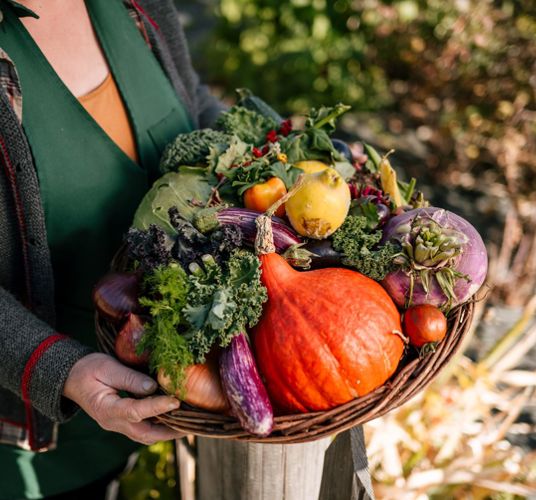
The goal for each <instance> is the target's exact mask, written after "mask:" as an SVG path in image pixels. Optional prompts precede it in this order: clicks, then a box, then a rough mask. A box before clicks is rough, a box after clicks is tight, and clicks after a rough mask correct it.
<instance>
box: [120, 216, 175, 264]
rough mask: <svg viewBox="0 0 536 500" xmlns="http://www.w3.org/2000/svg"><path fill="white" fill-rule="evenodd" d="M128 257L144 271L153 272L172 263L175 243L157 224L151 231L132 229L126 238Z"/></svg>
mask: <svg viewBox="0 0 536 500" xmlns="http://www.w3.org/2000/svg"><path fill="white" fill-rule="evenodd" d="M125 242H126V244H127V253H128V256H129V257H130V258H131V259H133V260H135V261H137V262H138V263H139V265H140V267H141V268H142V269H143V270H144V271H149V272H150V271H153V270H154V269H155V268H157V267H159V266H166V265H168V264H169V263H170V262H171V259H172V255H171V248H172V246H173V241H172V240H171V238H169V236H168V235H167V234H166V232H165V231H164V230H163V229H161V228H160V227H159V226H157V225H156V224H150V225H149V229H147V230H142V229H135V228H130V229H129V230H128V233H127V235H126V237H125Z"/></svg>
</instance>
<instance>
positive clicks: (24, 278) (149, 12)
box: [0, 0, 222, 450]
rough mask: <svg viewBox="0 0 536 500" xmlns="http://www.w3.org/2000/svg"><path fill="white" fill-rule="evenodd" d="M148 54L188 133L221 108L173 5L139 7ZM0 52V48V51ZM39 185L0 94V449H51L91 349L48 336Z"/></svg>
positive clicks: (50, 324)
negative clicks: (185, 115)
mask: <svg viewBox="0 0 536 500" xmlns="http://www.w3.org/2000/svg"><path fill="white" fill-rule="evenodd" d="M139 4H141V7H142V9H143V10H142V11H141V13H142V14H143V15H142V16H141V18H142V20H143V24H144V25H145V28H146V31H147V33H148V34H149V40H150V43H151V46H152V50H153V52H154V53H155V55H156V57H157V59H158V61H159V62H160V64H161V66H162V67H163V69H164V72H165V73H166V75H167V77H168V78H169V80H170V81H171V83H172V85H173V87H174V89H175V91H176V92H177V94H178V95H179V96H180V98H181V99H182V101H183V102H184V103H185V105H186V107H187V108H188V110H189V112H190V115H191V116H192V118H193V119H194V121H195V122H196V123H195V124H196V126H198V127H203V126H208V125H210V124H211V123H213V121H214V120H215V118H216V116H217V114H218V113H219V112H220V111H221V110H222V105H221V103H220V102H219V101H217V100H216V99H215V98H214V97H212V96H211V95H210V94H209V93H208V91H207V88H206V87H204V86H202V85H200V82H199V79H198V77H197V75H196V73H195V71H194V70H193V68H192V65H191V61H190V56H189V54H188V48H187V44H186V40H185V37H184V33H183V31H182V29H181V27H180V25H179V20H178V15H177V12H176V10H175V8H174V6H173V3H172V2H171V1H168V0H139ZM0 49H1V47H0ZM52 276H53V275H52V266H51V261H50V254H49V249H48V246H47V236H46V230H45V223H44V213H43V208H42V205H41V200H40V193H39V184H38V179H37V175H36V171H35V167H34V163H33V159H32V154H31V150H30V147H29V145H28V141H27V139H26V136H25V134H24V131H23V129H22V127H21V126H20V124H19V121H18V119H17V116H16V114H15V112H14V110H13V108H12V106H11V104H10V102H9V99H8V96H7V94H6V93H5V92H4V91H0V442H3V443H9V444H13V445H17V446H20V447H22V448H26V449H34V450H46V449H51V448H53V447H54V445H55V439H56V428H57V424H58V423H62V422H65V421H66V420H68V419H69V418H70V417H72V416H73V414H74V413H75V411H76V410H77V407H76V405H74V404H73V403H72V402H70V401H69V400H67V399H66V398H64V397H62V391H63V386H64V383H65V380H66V378H67V376H68V374H69V371H70V369H71V367H72V366H73V364H74V363H75V362H76V361H77V360H79V359H80V358H81V357H83V356H84V355H87V354H88V353H89V352H91V350H90V349H89V348H88V347H86V346H84V345H82V344H80V343H78V342H77V341H75V340H73V339H70V338H68V337H66V336H60V335H58V334H57V332H56V331H55V330H54V283H53V278H52Z"/></svg>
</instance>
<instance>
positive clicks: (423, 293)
mask: <svg viewBox="0 0 536 500" xmlns="http://www.w3.org/2000/svg"><path fill="white" fill-rule="evenodd" d="M388 241H390V242H397V243H399V244H400V245H401V246H402V252H401V255H400V257H399V262H400V263H401V264H402V267H401V269H399V270H397V271H394V272H392V273H390V274H388V275H387V276H386V277H385V279H384V280H383V281H382V285H383V286H384V287H385V289H386V290H387V292H388V293H389V295H390V296H391V297H392V299H393V300H394V301H395V302H396V304H397V305H399V306H401V307H403V306H406V307H407V306H410V305H418V304H431V305H434V306H436V307H441V308H445V309H448V308H450V307H452V306H454V305H456V304H460V303H463V302H465V301H467V300H468V299H469V298H470V297H472V296H473V295H474V294H475V293H476V292H477V291H478V289H479V288H480V287H481V286H482V283H483V282H484V279H485V278H486V273H487V269H488V256H487V253H486V248H485V246H484V243H483V241H482V238H481V237H480V235H479V234H478V232H477V231H476V229H475V228H474V227H473V226H472V225H471V224H470V223H469V222H467V221H466V220H465V219H463V218H462V217H460V216H458V215H456V214H454V213H452V212H449V211H447V210H444V209H441V208H435V207H427V208H417V209H414V210H410V211H409V212H405V213H403V214H400V215H397V216H396V217H393V218H392V219H391V220H390V221H389V222H388V223H387V224H386V226H385V228H384V230H383V241H382V243H387V242H388Z"/></svg>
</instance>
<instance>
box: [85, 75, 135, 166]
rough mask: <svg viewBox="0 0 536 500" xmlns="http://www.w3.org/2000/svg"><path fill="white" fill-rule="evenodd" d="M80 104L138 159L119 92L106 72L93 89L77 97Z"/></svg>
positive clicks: (121, 145) (132, 134) (127, 151)
mask: <svg viewBox="0 0 536 500" xmlns="http://www.w3.org/2000/svg"><path fill="white" fill-rule="evenodd" d="M78 101H79V102H80V104H81V105H82V106H83V107H84V108H85V110H86V111H87V112H88V113H89V114H90V115H91V116H92V117H93V119H94V120H95V121H96V122H97V123H98V124H99V125H100V126H101V128H102V129H103V130H104V131H105V132H106V133H107V134H108V136H109V137H110V138H111V139H112V141H114V142H115V143H116V144H117V145H118V146H119V147H120V148H121V149H122V150H123V151H124V152H125V153H126V154H127V155H128V156H129V157H130V158H131V159H132V160H133V161H135V162H137V161H138V151H137V149H136V140H135V138H134V133H133V130H132V126H131V125H130V120H129V117H128V114H127V110H126V108H125V105H124V103H123V99H122V98H121V94H120V93H119V90H118V88H117V85H116V84H115V80H114V79H113V77H112V73H108V76H107V77H106V79H105V80H104V81H103V82H102V83H101V84H100V85H99V86H98V87H97V88H96V89H94V90H92V91H91V92H89V93H88V94H85V95H83V96H81V97H79V98H78Z"/></svg>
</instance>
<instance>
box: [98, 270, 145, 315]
mask: <svg viewBox="0 0 536 500" xmlns="http://www.w3.org/2000/svg"><path fill="white" fill-rule="evenodd" d="M139 287H140V278H139V275H138V274H137V273H119V272H116V273H108V274H106V275H105V276H103V277H102V278H101V279H100V280H99V281H98V283H97V284H96V285H95V287H94V288H93V293H92V299H93V303H94V304H95V308H96V309H97V311H98V312H99V313H100V314H101V315H102V316H104V317H105V318H107V319H109V320H111V321H114V322H120V321H122V320H123V319H125V318H126V316H127V315H128V314H129V313H131V312H134V311H136V310H137V309H138V308H139V304H138V293H139Z"/></svg>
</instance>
